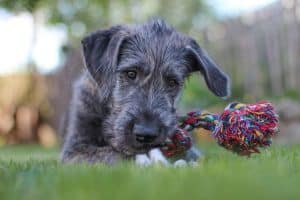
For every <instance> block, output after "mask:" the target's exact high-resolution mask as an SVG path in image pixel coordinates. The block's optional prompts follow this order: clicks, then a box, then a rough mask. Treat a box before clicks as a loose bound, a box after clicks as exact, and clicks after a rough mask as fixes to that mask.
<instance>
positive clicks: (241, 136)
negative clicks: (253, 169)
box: [161, 101, 278, 157]
mask: <svg viewBox="0 0 300 200" xmlns="http://www.w3.org/2000/svg"><path fill="white" fill-rule="evenodd" d="M178 122H179V123H178V126H177V129H176V131H175V132H174V134H173V135H172V136H171V137H170V138H168V139H167V141H166V144H165V145H164V146H163V147H162V148H161V150H162V152H163V153H164V155H165V156H167V157H171V156H174V155H179V154H183V153H184V152H185V151H187V150H188V149H189V148H190V147H191V146H192V140H191V137H190V135H189V134H188V132H190V131H192V130H193V129H195V128H204V129H206V130H209V131H211V132H212V136H213V137H214V138H215V140H216V141H217V143H218V144H219V145H220V146H222V147H224V148H225V149H228V150H230V151H232V152H235V153H237V154H239V155H247V156H250V155H251V154H252V153H260V151H259V149H258V148H260V147H267V146H270V145H271V144H272V137H273V136H274V135H276V134H277V133H278V115H277V114H276V112H275V110H274V107H273V105H272V104H271V103H269V102H267V101H260V102H257V103H254V104H241V103H231V104H229V105H228V106H227V107H226V108H225V110H224V112H223V113H222V114H221V115H216V114H213V113H209V112H189V113H187V115H186V116H182V117H179V120H178Z"/></svg>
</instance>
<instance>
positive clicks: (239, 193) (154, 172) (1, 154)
mask: <svg viewBox="0 0 300 200" xmlns="http://www.w3.org/2000/svg"><path fill="white" fill-rule="evenodd" d="M202 149H203V151H204V152H205V158H203V160H202V162H201V164H200V166H199V167H196V168H176V169H175V168H164V167H159V166H156V167H151V168H138V167H136V166H134V165H133V164H132V163H129V162H128V163H124V164H122V165H119V166H115V167H111V168H110V167H106V166H102V165H94V166H89V165H62V164H60V163H59V162H58V150H57V149H43V148H40V147H36V146H18V147H4V148H0V199H1V200H6V199H18V200H19V199H22V200H23V199H24V200H26V199H28V200H29V199H30V200H33V199H39V200H40V199H41V200H48V199H63V200H64V199H72V200H76V199H122V200H127V199H128V200H129V199H130V200H131V199H145V200H146V199H165V200H169V199H170V200H175V199H272V200H274V199H300V188H299V187H300V146H275V145H274V146H273V147H272V148H269V149H267V150H264V151H263V152H262V154H260V155H255V156H253V157H251V158H245V157H239V156H237V155H234V154H231V153H230V152H227V151H225V150H223V149H221V148H220V147H217V146H216V145H204V146H202Z"/></svg>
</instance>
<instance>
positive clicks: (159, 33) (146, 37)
mask: <svg viewBox="0 0 300 200" xmlns="http://www.w3.org/2000/svg"><path fill="white" fill-rule="evenodd" d="M82 46H83V55H84V60H85V65H86V68H87V71H86V72H85V73H84V74H83V75H82V77H81V78H80V79H79V80H78V81H77V82H76V83H75V84H74V95H73V98H72V102H71V105H70V109H69V110H70V112H69V115H68V120H67V121H68V123H67V124H66V126H67V128H66V131H67V135H66V138H65V142H64V145H63V149H62V154H61V156H62V161H64V162H82V161H85V162H91V163H94V162H102V163H106V164H114V163H116V162H118V161H119V160H122V159H129V158H132V156H134V155H136V154H138V153H145V152H147V151H149V150H150V149H151V148H153V147H157V146H160V145H161V144H162V143H163V142H164V141H165V139H166V137H167V136H168V135H169V134H171V133H172V131H173V130H174V128H175V125H176V113H175V112H176V109H175V104H176V99H177V98H178V96H179V95H180V91H181V90H182V87H183V85H184V81H185V79H186V78H187V77H188V76H189V75H190V74H191V73H193V72H197V71H200V72H201V73H202V75H203V76H204V78H205V81H206V84H207V86H208V88H209V89H210V90H211V91H212V92H213V93H214V94H215V95H217V96H220V97H226V96H228V95H229V81H228V78H227V76H226V75H225V74H224V73H223V72H222V71H221V70H220V68H219V67H218V66H217V65H216V64H215V63H214V61H212V59H211V58H210V57H209V56H208V55H207V53H206V52H205V51H204V50H203V49H202V48H200V46H199V45H198V44H197V42H196V41H195V40H193V39H192V38H190V37H188V36H186V35H184V34H182V33H179V32H177V31H176V30H175V29H174V28H172V27H171V26H169V25H167V24H166V23H165V22H163V21H162V20H150V21H148V22H147V23H145V24H142V25H131V26H114V27H111V28H109V29H106V30H98V31H96V32H94V33H91V34H90V35H88V36H86V37H85V38H84V39H83V40H82ZM204 98H205V97H204ZM140 135H142V136H141V137H140ZM144 135H146V136H145V137H144ZM148 136H149V137H148ZM150 136H151V137H150ZM140 138H142V141H140V140H139V139H140ZM145 138H146V139H148V138H150V141H146V142H144V139H145Z"/></svg>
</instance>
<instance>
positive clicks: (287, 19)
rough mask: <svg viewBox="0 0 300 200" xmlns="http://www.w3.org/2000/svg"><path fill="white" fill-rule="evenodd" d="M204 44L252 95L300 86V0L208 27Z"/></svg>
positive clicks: (275, 92)
mask: <svg viewBox="0 0 300 200" xmlns="http://www.w3.org/2000/svg"><path fill="white" fill-rule="evenodd" d="M202 36H203V37H202V39H203V46H204V47H205V48H206V49H207V51H208V52H209V53H210V54H212V56H213V57H214V58H215V60H216V61H217V63H219V64H220V65H221V66H222V67H223V68H224V69H225V71H226V72H228V73H229V74H230V76H231V78H232V84H233V87H236V86H238V87H240V89H241V90H242V91H244V94H249V95H251V96H252V97H260V96H262V95H266V94H271V95H282V94H284V92H285V91H288V90H293V91H297V90H298V91H299V92H300V90H299V88H300V0H281V1H278V2H275V3H274V4H272V5H270V6H267V7H265V8H262V9H260V10H258V11H255V12H253V13H248V14H246V15H244V16H241V17H239V18H234V19H229V20H226V21H223V22H219V23H216V24H214V25H213V26H209V28H207V29H205V30H204V31H203V35H202Z"/></svg>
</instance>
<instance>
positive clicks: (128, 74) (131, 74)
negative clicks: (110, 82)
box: [126, 71, 137, 80]
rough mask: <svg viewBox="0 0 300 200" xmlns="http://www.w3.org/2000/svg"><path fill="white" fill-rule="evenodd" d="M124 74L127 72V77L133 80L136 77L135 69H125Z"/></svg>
mask: <svg viewBox="0 0 300 200" xmlns="http://www.w3.org/2000/svg"><path fill="white" fill-rule="evenodd" d="M126 74H127V77H128V78H130V79H132V80H134V79H135V78H136V74H137V73H136V71H127V72H126Z"/></svg>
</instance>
